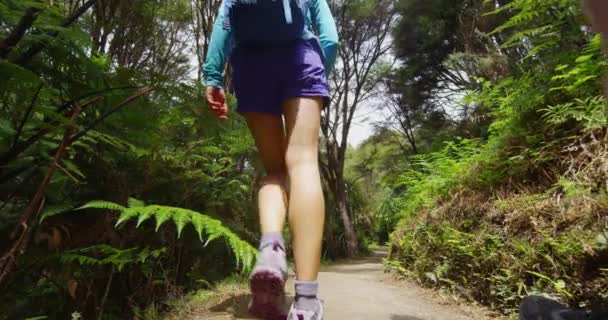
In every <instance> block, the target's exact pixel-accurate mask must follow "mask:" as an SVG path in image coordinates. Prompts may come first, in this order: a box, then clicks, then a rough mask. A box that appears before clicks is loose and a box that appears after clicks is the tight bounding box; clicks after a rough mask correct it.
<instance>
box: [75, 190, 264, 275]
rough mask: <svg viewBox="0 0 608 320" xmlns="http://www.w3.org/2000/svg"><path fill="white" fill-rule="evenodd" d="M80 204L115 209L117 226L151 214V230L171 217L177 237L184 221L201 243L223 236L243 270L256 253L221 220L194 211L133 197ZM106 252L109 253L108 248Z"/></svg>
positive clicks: (247, 267) (183, 226)
mask: <svg viewBox="0 0 608 320" xmlns="http://www.w3.org/2000/svg"><path fill="white" fill-rule="evenodd" d="M84 208H96V209H110V210H116V211H119V212H120V216H119V218H118V220H117V222H116V226H120V225H122V224H124V223H125V222H127V221H129V220H131V219H137V221H136V228H139V227H140V226H141V225H142V224H143V223H144V222H146V221H148V220H150V219H152V218H154V219H155V220H156V229H155V230H156V231H158V229H159V228H160V226H161V225H163V224H164V223H165V222H167V221H168V220H171V221H172V222H173V223H174V224H175V227H176V229H177V237H178V238H179V237H181V234H182V232H183V230H184V228H185V227H186V226H187V225H188V224H192V226H193V227H194V230H195V231H196V233H197V234H198V236H199V239H200V240H201V242H204V244H203V245H204V246H206V245H207V244H209V243H210V242H211V241H213V240H216V239H223V240H224V241H225V242H226V243H227V244H228V247H230V249H231V251H232V252H233V253H234V255H235V260H236V263H237V266H241V267H242V269H243V271H245V272H246V271H249V270H250V269H251V267H252V266H253V261H254V259H255V256H256V254H257V250H256V249H255V248H254V247H252V246H251V245H250V244H249V243H247V242H246V241H244V240H242V239H241V238H240V237H239V236H238V235H236V234H235V233H234V232H232V231H231V230H230V229H229V228H227V227H226V226H224V225H223V224H222V222H221V221H219V220H217V219H213V218H211V217H209V216H207V215H204V214H202V213H199V212H196V211H192V210H188V209H183V208H177V207H169V206H160V205H144V202H142V201H139V200H137V199H130V200H129V207H128V208H126V207H123V206H121V205H118V204H115V203H111V202H106V201H92V202H90V203H88V204H86V205H84V206H82V207H81V209H84ZM97 249H98V250H100V249H102V250H110V249H108V248H102V247H98V248H97ZM107 252H108V253H110V252H111V250H110V251H107ZM112 259H113V260H111V261H107V262H112V263H115V264H116V265H117V266H121V263H120V262H122V260H121V259H118V258H117V257H116V256H113V258H112Z"/></svg>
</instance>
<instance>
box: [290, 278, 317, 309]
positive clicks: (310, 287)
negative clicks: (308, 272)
mask: <svg viewBox="0 0 608 320" xmlns="http://www.w3.org/2000/svg"><path fill="white" fill-rule="evenodd" d="M295 288H296V301H295V307H296V309H298V310H302V311H312V312H314V313H319V311H320V309H321V302H320V300H319V297H318V296H317V295H318V292H319V282H318V281H296V282H295Z"/></svg>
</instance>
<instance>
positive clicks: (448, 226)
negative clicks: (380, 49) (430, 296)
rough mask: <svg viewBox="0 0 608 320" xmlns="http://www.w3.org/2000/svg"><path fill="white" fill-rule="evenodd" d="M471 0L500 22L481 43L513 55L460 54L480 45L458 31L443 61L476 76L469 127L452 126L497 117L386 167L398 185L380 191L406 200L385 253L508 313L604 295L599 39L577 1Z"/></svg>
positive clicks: (591, 301)
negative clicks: (398, 168) (548, 301)
mask: <svg viewBox="0 0 608 320" xmlns="http://www.w3.org/2000/svg"><path fill="white" fill-rule="evenodd" d="M471 4H472V3H471V2H469V3H468V4H467V3H465V4H464V5H463V6H462V7H460V9H462V10H464V8H467V6H468V5H471ZM484 6H485V7H484ZM473 7H474V8H475V5H474V4H473ZM490 7H491V8H490ZM469 8H470V7H469ZM476 8H478V9H479V8H481V9H483V10H478V11H476V12H473V14H476V15H477V17H478V18H479V19H480V20H474V21H477V22H480V21H483V19H493V22H494V23H495V22H499V23H498V24H497V25H495V26H494V27H493V28H492V29H491V30H487V33H486V34H485V36H486V37H487V39H491V40H492V42H493V43H494V45H492V44H487V45H486V49H487V51H486V52H483V50H482V51H477V52H475V54H476V55H477V57H482V56H485V57H490V56H499V57H501V58H500V59H494V61H504V63H503V62H501V64H494V65H491V67H492V68H494V69H495V72H493V73H488V72H483V68H479V67H471V66H475V65H477V66H481V65H482V64H481V63H478V64H476V63H468V62H467V63H464V62H466V61H465V60H464V59H469V57H472V55H471V52H470V50H468V49H467V45H468V44H467V40H466V37H464V38H463V39H462V41H463V44H464V45H465V48H464V51H465V52H464V53H455V54H452V55H451V56H452V60H449V61H448V62H449V63H450V64H449V65H450V66H457V67H458V68H459V69H457V70H460V72H462V73H465V74H466V77H465V78H467V79H470V80H471V81H472V82H470V83H471V84H473V85H472V86H463V87H462V88H464V89H465V90H468V91H467V94H466V96H465V98H464V99H463V100H462V101H461V102H460V103H461V104H462V105H463V108H464V110H465V111H466V110H471V109H473V110H476V111H475V112H474V113H469V115H468V116H467V114H466V113H464V114H462V115H464V118H461V119H458V118H457V121H458V122H460V123H461V124H466V126H461V125H460V124H457V125H456V127H457V128H458V127H460V128H470V125H471V124H473V127H477V128H479V127H483V126H484V122H483V121H478V122H471V120H470V119H467V117H484V119H490V120H491V121H490V122H489V123H488V124H489V125H488V126H487V127H486V128H487V130H485V134H482V135H480V136H477V137H478V138H479V139H475V140H462V139H461V138H457V139H456V140H455V141H456V142H448V143H447V147H445V148H444V149H440V150H439V151H435V152H431V153H426V154H423V155H420V156H415V157H412V158H410V159H408V162H410V163H411V169H409V170H405V171H404V172H403V173H402V174H400V175H399V176H398V178H396V179H393V180H391V181H392V182H394V188H395V190H396V192H395V196H394V198H393V199H391V201H385V202H386V203H388V204H393V203H397V204H398V212H399V214H400V215H401V216H402V219H401V221H400V223H399V225H398V226H397V228H396V231H395V232H394V233H393V234H392V235H391V258H392V260H391V262H390V263H389V264H390V265H391V266H392V267H393V268H395V269H396V270H399V271H400V272H401V273H402V274H404V275H406V276H409V277H413V278H415V279H417V280H418V281H420V282H421V283H423V284H426V285H429V286H438V287H447V288H449V289H451V290H454V291H455V292H459V293H460V294H463V295H464V296H466V297H467V298H470V299H474V300H477V301H480V302H482V303H484V304H486V305H489V306H492V307H494V308H496V309H499V310H501V311H504V312H507V313H508V312H513V311H515V310H516V309H517V307H518V305H519V303H520V302H521V299H522V298H523V297H525V296H526V295H529V294H549V295H553V296H554V297H556V298H557V299H561V300H563V301H565V302H569V303H571V304H573V305H576V306H580V307H584V306H590V305H595V304H596V303H601V302H602V300H605V299H606V296H605V293H604V292H603V289H600V288H603V287H605V286H606V281H608V278H606V274H605V272H602V269H604V268H605V263H606V261H605V256H606V248H605V246H603V245H602V243H603V239H604V238H603V234H604V232H605V231H604V226H605V223H606V215H605V212H606V208H608V207H607V204H608V202H607V201H606V199H607V193H606V187H607V186H606V181H608V180H606V179H605V177H606V172H605V170H604V169H603V168H604V165H605V164H606V160H605V159H606V157H605V154H606V153H605V149H606V148H605V147H604V146H602V145H603V143H605V141H606V137H607V136H608V135H607V132H608V131H607V127H608V122H607V119H608V112H606V105H607V104H606V100H605V98H604V97H601V96H600V86H601V70H602V68H603V67H605V61H604V60H605V59H602V56H601V53H600V39H599V37H597V36H594V35H592V34H588V33H586V29H585V28H580V26H579V25H578V23H579V22H580V21H581V19H580V18H581V11H580V8H579V2H578V1H569V0H565V1H562V0H551V1H528V0H522V1H519V0H513V1H485V2H484V4H482V6H481V7H479V6H478V7H476ZM456 12H458V10H456ZM470 13H471V12H469V13H459V14H458V15H459V16H460V17H466V16H467V14H470ZM429 15H430V16H432V13H429ZM418 19H423V18H422V17H420V18H418ZM444 19H445V20H446V21H445V22H444V23H453V20H451V19H453V17H452V16H447V17H445V18H444ZM459 21H460V22H461V23H462V21H466V20H459ZM481 26H482V25H480V24H478V25H477V27H478V28H480V27H481ZM426 28H428V26H427V25H421V26H415V27H414V29H413V30H411V31H409V32H417V31H420V30H426ZM478 31H479V30H478ZM455 48H456V49H458V48H457V47H455ZM478 49H479V48H478ZM442 59H444V61H445V59H446V58H445V56H444V57H443V58H442ZM454 60H456V62H457V63H455V62H454ZM473 60H475V59H473ZM478 61H481V60H478ZM405 63H406V68H410V69H411V68H413V67H412V66H408V65H407V63H408V61H407V60H406V61H405ZM486 67H487V66H486ZM486 67H484V68H486ZM499 67H500V68H499ZM415 74H418V73H415ZM420 77H421V78H419V79H426V80H429V79H430V80H432V78H429V77H428V75H423V74H421V73H420ZM424 77H426V78H424ZM403 88H406V90H405V91H402V92H401V94H402V95H405V96H406V97H407V95H409V94H410V93H409V92H408V91H407V86H405V87H403V86H399V85H397V86H396V89H403ZM425 92H428V90H427V91H425ZM413 97H416V94H413ZM404 101H405V100H404ZM427 102H428V101H427ZM419 128H421V129H422V128H424V126H422V124H420V125H419ZM442 130H443V131H444V132H446V131H447V132H450V131H449V129H446V128H441V129H440V132H441V131H442ZM418 132H421V131H418ZM418 132H417V133H418ZM440 132H439V133H437V134H435V136H439V135H440V134H441V133H440ZM451 132H456V133H458V132H459V130H456V131H451ZM481 132H482V133H483V132H484V131H481ZM460 135H461V136H467V132H463V133H460ZM439 139H444V138H443V137H441V136H439ZM450 140H452V139H450ZM463 142H464V143H463ZM393 210H394V209H393ZM598 234H599V236H598Z"/></svg>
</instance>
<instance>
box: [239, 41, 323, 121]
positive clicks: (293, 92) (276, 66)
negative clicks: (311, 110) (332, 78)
mask: <svg viewBox="0 0 608 320" xmlns="http://www.w3.org/2000/svg"><path fill="white" fill-rule="evenodd" d="M320 50H321V49H320V47H319V45H318V42H317V41H316V40H315V39H312V40H302V41H299V42H298V43H297V44H296V45H294V46H293V47H290V48H272V49H268V48H265V49H260V48H257V49H253V48H237V49H235V51H234V52H233V54H232V57H231V64H232V81H233V84H234V91H235V95H236V98H237V105H238V106H237V111H238V112H260V113H269V114H276V115H280V114H282V106H283V103H284V102H285V101H286V100H287V99H290V98H299V97H322V98H325V100H327V99H328V98H329V89H328V84H327V75H326V72H325V67H324V65H323V59H322V57H321V53H320V52H321V51H320Z"/></svg>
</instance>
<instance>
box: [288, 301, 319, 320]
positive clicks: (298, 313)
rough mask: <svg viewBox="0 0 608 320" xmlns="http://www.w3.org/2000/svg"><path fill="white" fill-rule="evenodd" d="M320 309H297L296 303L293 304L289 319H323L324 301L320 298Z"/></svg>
mask: <svg viewBox="0 0 608 320" xmlns="http://www.w3.org/2000/svg"><path fill="white" fill-rule="evenodd" d="M318 310H319V311H317V312H314V311H308V310H298V309H296V306H295V303H294V304H293V305H291V309H290V310H289V315H288V316H287V320H323V303H321V300H319V309H318Z"/></svg>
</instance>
